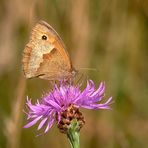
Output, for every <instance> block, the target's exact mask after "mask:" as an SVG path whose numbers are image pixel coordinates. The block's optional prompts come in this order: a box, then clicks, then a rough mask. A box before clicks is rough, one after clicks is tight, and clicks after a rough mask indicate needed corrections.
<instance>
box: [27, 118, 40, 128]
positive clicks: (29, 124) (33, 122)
mask: <svg viewBox="0 0 148 148" xmlns="http://www.w3.org/2000/svg"><path fill="white" fill-rule="evenodd" d="M41 118H42V116H39V117H37V118H35V119H34V120H33V121H31V122H29V123H28V124H27V125H25V126H24V128H28V127H31V126H33V125H34V124H36V123H37V122H38V121H39V120H40V119H41Z"/></svg>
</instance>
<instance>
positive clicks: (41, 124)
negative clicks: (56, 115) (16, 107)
mask: <svg viewBox="0 0 148 148" xmlns="http://www.w3.org/2000/svg"><path fill="white" fill-rule="evenodd" d="M47 119H48V118H47V117H46V118H44V119H43V120H42V121H41V123H40V124H39V126H38V130H40V129H41V128H42V127H43V125H44V124H45V123H46V121H47Z"/></svg>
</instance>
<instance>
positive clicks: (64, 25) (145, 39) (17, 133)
mask: <svg viewBox="0 0 148 148" xmlns="http://www.w3.org/2000/svg"><path fill="white" fill-rule="evenodd" d="M40 19H42V20H45V21H47V22H48V23H49V24H50V25H52V26H53V27H54V28H55V30H56V31H57V32H58V33H59V34H60V36H61V38H62V39H63V41H64V42H65V45H66V47H67V49H68V51H69V53H70V55H71V58H72V61H73V64H74V65H75V67H76V68H77V69H79V68H96V69H98V70H99V72H96V71H89V70H88V71H84V73H86V75H88V76H89V78H91V79H93V80H94V81H95V83H96V85H99V82H100V81H103V80H104V81H105V82H106V86H107V88H106V98H108V97H110V96H113V99H114V104H113V105H112V108H113V110H111V111H107V110H98V111H91V110H82V112H83V114H84V116H85V120H86V124H85V126H84V127H83V129H82V130H81V147H82V148H147V147H148V0H75V1H72V0H32V1H31V0H13V1H12V0H0V32H1V34H0V148H5V147H7V148H8V147H9V148H41V147H44V148H49V147H51V148H68V147H69V143H68V141H67V139H66V136H65V135H63V134H61V133H59V131H58V129H57V128H56V126H54V127H53V128H52V129H51V130H50V131H49V132H48V134H46V135H43V136H40V137H36V126H34V127H32V128H29V129H23V125H25V124H26V118H25V115H24V113H23V109H24V108H25V99H26V96H27V95H28V96H29V97H31V98H32V99H33V100H34V102H35V100H36V99H38V98H40V97H41V96H42V94H43V93H44V92H47V91H48V90H49V83H48V82H47V81H45V80H40V79H31V80H25V78H24V77H23V74H22V63H21V58H22V51H23V49H24V46H25V44H26V43H27V42H28V40H29V34H30V31H31V28H32V27H33V26H34V24H35V23H36V22H37V21H38V20H40Z"/></svg>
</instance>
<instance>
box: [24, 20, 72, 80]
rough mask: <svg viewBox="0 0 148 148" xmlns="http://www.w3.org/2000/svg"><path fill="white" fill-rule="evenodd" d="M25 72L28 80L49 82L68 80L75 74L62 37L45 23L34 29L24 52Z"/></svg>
mask: <svg viewBox="0 0 148 148" xmlns="http://www.w3.org/2000/svg"><path fill="white" fill-rule="evenodd" d="M23 70H24V74H25V76H26V78H32V77H40V78H43V79H48V80H60V79H66V78H68V77H71V76H72V75H73V73H74V72H75V70H74V68H73V67H72V64H71V60H70V58H69V55H68V53H67V51H66V49H65V46H64V43H63V41H62V40H61V38H60V36H59V35H58V34H57V33H56V31H55V30H54V29H53V28H52V27H51V26H50V25H49V24H47V23H46V22H44V21H40V22H39V23H37V24H36V25H35V27H34V28H33V29H32V33H31V37H30V41H29V43H28V44H27V45H26V47H25V49H24V52H23Z"/></svg>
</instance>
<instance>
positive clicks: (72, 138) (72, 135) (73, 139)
mask: <svg viewBox="0 0 148 148" xmlns="http://www.w3.org/2000/svg"><path fill="white" fill-rule="evenodd" d="M78 129H79V125H78V122H77V121H75V120H74V121H73V122H72V123H71V127H70V128H69V130H68V132H67V137H68V139H69V142H70V145H71V148H80V141H79V136H80V134H79V130H78Z"/></svg>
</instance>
